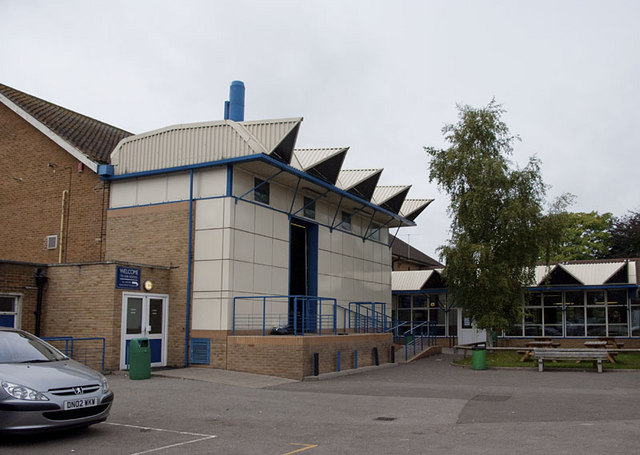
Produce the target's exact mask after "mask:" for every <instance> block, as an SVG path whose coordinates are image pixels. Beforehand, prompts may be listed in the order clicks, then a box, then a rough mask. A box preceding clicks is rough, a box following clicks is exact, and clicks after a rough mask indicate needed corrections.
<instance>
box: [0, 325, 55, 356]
mask: <svg viewBox="0 0 640 455" xmlns="http://www.w3.org/2000/svg"><path fill="white" fill-rule="evenodd" d="M64 359H66V357H65V356H64V355H63V354H62V353H61V352H60V351H58V350H57V349H55V348H53V347H51V346H49V345H48V344H46V343H44V342H43V341H41V340H39V339H38V338H36V337H34V336H31V335H29V334H27V333H23V332H11V331H0V363H23V362H53V361H56V360H64Z"/></svg>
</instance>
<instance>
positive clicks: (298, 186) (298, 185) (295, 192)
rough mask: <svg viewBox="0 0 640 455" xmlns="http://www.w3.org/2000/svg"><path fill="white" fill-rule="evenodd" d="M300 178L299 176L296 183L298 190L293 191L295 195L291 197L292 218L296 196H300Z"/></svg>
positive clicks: (290, 210) (290, 209)
mask: <svg viewBox="0 0 640 455" xmlns="http://www.w3.org/2000/svg"><path fill="white" fill-rule="evenodd" d="M300 180H302V179H301V178H300V177H298V183H296V190H295V191H294V192H293V197H292V198H291V207H290V208H289V218H291V212H293V204H295V202H296V196H298V189H300ZM296 213H297V212H296Z"/></svg>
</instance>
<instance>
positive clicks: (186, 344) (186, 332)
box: [184, 169, 193, 367]
mask: <svg viewBox="0 0 640 455" xmlns="http://www.w3.org/2000/svg"><path fill="white" fill-rule="evenodd" d="M192 254H193V169H192V170H191V175H190V176H189V253H188V258H187V260H188V263H187V311H186V313H187V316H186V321H185V327H184V366H185V367H187V366H189V335H190V333H189V332H190V331H191V327H190V321H191V278H192V276H191V275H192V273H193V266H192V264H191V256H192Z"/></svg>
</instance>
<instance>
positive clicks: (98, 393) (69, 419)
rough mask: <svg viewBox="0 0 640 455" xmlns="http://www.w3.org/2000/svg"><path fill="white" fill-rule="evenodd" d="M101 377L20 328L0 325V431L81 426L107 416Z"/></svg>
mask: <svg viewBox="0 0 640 455" xmlns="http://www.w3.org/2000/svg"><path fill="white" fill-rule="evenodd" d="M112 402H113V392H111V391H110V390H109V386H108V384H107V379H106V378H105V377H104V376H103V375H102V374H100V373H98V372H97V371H95V370H92V369H91V368H89V367H86V366H84V365H82V364H81V363H78V362H76V361H75V360H72V359H70V358H69V357H67V356H65V355H64V354H62V353H61V352H60V351H58V350H57V349H56V348H54V347H53V346H51V345H49V344H47V343H45V342H44V341H42V340H41V339H39V338H37V337H35V336H33V335H31V334H29V333H27V332H24V331H22V330H16V329H7V328H2V327H0V433H21V432H33V431H42V430H55V429H63V428H73V427H86V426H89V425H92V424H94V423H98V422H102V421H104V420H105V419H106V418H107V416H108V415H109V411H110V409H111V403H112Z"/></svg>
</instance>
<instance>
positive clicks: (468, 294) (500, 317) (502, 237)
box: [425, 101, 562, 343]
mask: <svg viewBox="0 0 640 455" xmlns="http://www.w3.org/2000/svg"><path fill="white" fill-rule="evenodd" d="M458 111H459V112H458V122H457V123H456V124H448V125H445V126H444V128H443V129H442V132H443V134H444V136H445V141H446V142H447V143H448V144H449V147H448V148H446V149H436V148H433V147H425V151H426V152H427V154H428V155H430V157H431V161H430V163H429V180H430V181H433V180H436V181H437V183H438V186H439V187H441V188H442V189H443V190H444V191H446V192H447V193H448V195H449V196H450V205H449V214H450V215H451V218H452V222H451V238H450V239H449V241H448V243H447V244H446V245H444V246H443V247H441V248H440V253H441V256H442V258H443V259H444V260H445V262H446V267H445V271H444V276H445V279H446V280H447V285H448V287H449V292H450V293H451V294H452V296H453V298H454V299H455V302H456V304H457V305H458V306H460V307H462V308H463V309H464V310H465V313H466V314H468V315H469V316H470V317H471V318H472V319H473V320H474V321H475V323H476V325H477V326H478V327H479V328H481V329H494V330H497V331H500V330H503V329H504V330H507V329H508V328H509V327H511V326H512V325H513V324H514V323H515V322H517V321H519V320H520V317H521V315H522V302H523V292H524V286H525V285H527V284H529V283H531V282H532V281H533V274H534V270H535V265H536V262H537V260H538V258H539V257H540V255H541V252H542V251H543V250H544V248H545V246H546V245H550V244H551V241H550V240H549V241H547V240H546V239H547V238H549V239H551V238H552V237H553V236H554V235H555V236H556V238H557V237H558V234H557V233H558V226H560V225H561V224H562V223H560V222H559V218H553V219H552V218H545V215H544V214H543V203H544V196H545V191H546V186H545V185H544V183H543V182H542V178H541V176H540V163H539V161H538V160H537V159H535V158H530V159H529V162H528V164H527V165H526V166H525V167H524V168H522V169H519V168H516V169H513V168H512V164H511V162H510V161H509V160H508V158H507V157H508V156H509V155H511V154H512V152H513V142H514V141H515V140H516V139H518V138H517V137H515V136H512V135H511V134H510V132H509V129H508V127H507V125H506V124H505V123H504V122H503V121H502V119H501V116H502V114H503V113H504V110H503V109H502V107H501V106H500V105H499V104H497V103H496V102H495V101H491V103H489V104H488V105H487V106H486V107H483V108H480V109H476V108H472V107H470V106H458ZM560 205H561V204H560ZM560 208H561V207H560ZM488 335H489V333H488ZM487 341H488V342H489V343H490V342H491V338H490V337H489V336H488V339H487Z"/></svg>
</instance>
